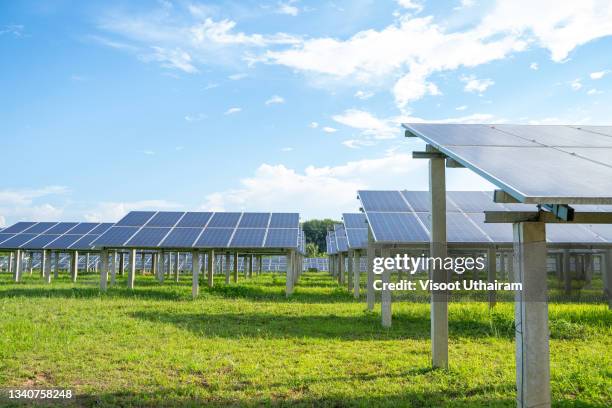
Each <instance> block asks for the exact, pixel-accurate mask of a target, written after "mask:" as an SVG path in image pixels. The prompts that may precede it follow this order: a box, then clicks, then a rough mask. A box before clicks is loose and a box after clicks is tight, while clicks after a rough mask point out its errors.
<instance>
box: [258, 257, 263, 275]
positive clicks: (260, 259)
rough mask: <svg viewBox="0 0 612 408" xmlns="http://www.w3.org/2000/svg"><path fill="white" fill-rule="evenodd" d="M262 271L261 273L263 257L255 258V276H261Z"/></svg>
mask: <svg viewBox="0 0 612 408" xmlns="http://www.w3.org/2000/svg"><path fill="white" fill-rule="evenodd" d="M262 271H263V257H262V256H261V255H259V256H258V257H257V274H258V275H261V272H262Z"/></svg>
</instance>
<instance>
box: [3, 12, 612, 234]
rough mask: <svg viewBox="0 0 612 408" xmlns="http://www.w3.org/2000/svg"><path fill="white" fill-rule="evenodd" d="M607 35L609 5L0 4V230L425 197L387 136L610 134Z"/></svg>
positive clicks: (324, 212)
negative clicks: (533, 130) (531, 130)
mask: <svg viewBox="0 0 612 408" xmlns="http://www.w3.org/2000/svg"><path fill="white" fill-rule="evenodd" d="M611 36H612V3H611V2H610V1H607V0H604V1H595V0H591V1H590V0H583V1H580V2H576V1H569V0H566V1H559V0H554V1H553V0H551V1H548V0H535V1H534V0H512V1H497V2H496V1H484V0H452V1H448V2H442V1H435V2H433V1H431V2H425V1H420V0H397V1H391V0H389V1H382V0H369V1H366V0H350V1H340V0H335V1H298V0H285V1H283V0H281V1H277V0H273V1H266V0H258V1H214V2H213V1H210V2H205V1H201V2H197V1H183V0H160V1H157V2H155V1H147V2H127V1H125V2H122V1H115V0H105V1H88V2H82V1H67V0H56V1H19V2H8V1H4V2H1V3H0V55H2V59H1V60H0V89H1V90H2V97H0V142H1V146H2V148H1V165H0V166H1V169H2V170H1V171H2V175H3V177H2V178H1V181H0V225H3V224H11V223H13V222H15V221H18V220H27V219H32V220H40V221H43V220H60V219H61V220H66V221H68V220H82V219H86V220H102V221H115V220H116V219H118V218H119V217H120V216H122V215H123V214H124V213H125V212H127V211H129V210H132V209H145V208H146V209H159V210H168V209H185V210H199V209H213V210H251V211H258V210H277V211H299V212H301V213H302V215H303V218H304V219H309V218H312V217H334V218H339V215H340V213H341V212H342V211H355V210H357V207H358V204H357V200H356V199H355V196H356V191H357V190H358V189H365V188H368V189H426V188H427V168H426V164H427V163H426V162H425V161H418V160H412V159H411V153H410V152H411V151H412V150H413V149H415V148H422V145H420V143H419V142H418V141H414V140H405V139H404V138H403V133H402V131H401V129H400V127H399V124H400V123H401V122H402V121H446V122H481V123H495V122H515V123H573V124H580V123H592V124H609V123H610V122H611V121H612V119H611V117H610V106H611V105H612V98H611V95H612V60H611V59H610V54H611V50H612V37H611ZM448 178H449V180H448V184H449V189H484V188H491V186H489V185H487V184H486V183H485V182H484V181H482V180H481V179H479V178H478V177H476V176H474V175H472V174H470V173H469V172H468V171H467V170H457V169H452V170H449V171H448Z"/></svg>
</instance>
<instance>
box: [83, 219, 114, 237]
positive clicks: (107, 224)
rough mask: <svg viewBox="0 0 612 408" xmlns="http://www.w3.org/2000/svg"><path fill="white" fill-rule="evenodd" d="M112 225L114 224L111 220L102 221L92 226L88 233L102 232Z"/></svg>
mask: <svg viewBox="0 0 612 408" xmlns="http://www.w3.org/2000/svg"><path fill="white" fill-rule="evenodd" d="M113 225H115V224H113V223H112V222H103V223H102V224H100V225H98V226H97V227H96V228H94V229H92V230H91V231H89V233H88V234H90V235H91V234H104V233H105V232H106V231H108V230H109V229H110V227H112V226H113Z"/></svg>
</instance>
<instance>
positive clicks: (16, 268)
mask: <svg viewBox="0 0 612 408" xmlns="http://www.w3.org/2000/svg"><path fill="white" fill-rule="evenodd" d="M21 254H22V253H21V250H20V249H18V250H16V251H15V261H14V262H15V265H14V266H13V270H14V273H13V278H14V279H15V282H19V281H20V280H21V256H22V255H21Z"/></svg>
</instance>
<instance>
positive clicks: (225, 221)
mask: <svg viewBox="0 0 612 408" xmlns="http://www.w3.org/2000/svg"><path fill="white" fill-rule="evenodd" d="M241 215H242V214H241V213H235V212H234V213H232V212H227V213H215V214H214V215H213V217H212V220H210V222H209V223H208V227H209V228H235V227H236V225H237V224H238V220H239V219H240V216H241Z"/></svg>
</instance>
